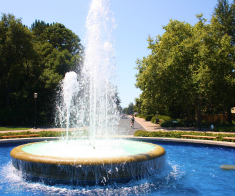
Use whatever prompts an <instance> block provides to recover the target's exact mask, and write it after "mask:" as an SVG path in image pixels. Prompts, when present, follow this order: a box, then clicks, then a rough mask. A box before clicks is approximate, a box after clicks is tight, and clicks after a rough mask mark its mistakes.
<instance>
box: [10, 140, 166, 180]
mask: <svg viewBox="0 0 235 196" xmlns="http://www.w3.org/2000/svg"><path fill="white" fill-rule="evenodd" d="M10 154H11V157H12V164H13V165H14V167H15V168H16V169H18V170H20V171H22V173H24V174H25V175H28V176H32V177H37V178H40V179H42V178H43V179H46V180H47V181H48V179H49V180H52V179H53V180H57V181H58V180H59V181H60V183H64V182H66V183H67V182H69V183H72V184H80V185H87V184H106V183H107V182H112V181H113V180H115V182H119V181H121V182H123V181H128V180H131V179H139V178H143V177H146V176H147V175H150V173H151V171H156V170H159V171H160V170H161V168H162V167H164V162H165V161H164V160H165V158H164V156H163V155H164V154H165V150H164V148H162V147H161V146H159V145H156V144H152V143H146V142H138V141H128V140H96V142H95V144H93V145H91V144H90V140H76V141H75V140H74V141H68V142H67V141H51V142H38V143H30V144H25V145H21V146H18V147H16V148H14V149H13V150H12V151H11V153H10Z"/></svg>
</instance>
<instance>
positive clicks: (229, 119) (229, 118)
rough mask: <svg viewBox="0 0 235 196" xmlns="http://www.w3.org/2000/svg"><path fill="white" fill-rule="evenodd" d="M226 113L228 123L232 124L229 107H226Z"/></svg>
mask: <svg viewBox="0 0 235 196" xmlns="http://www.w3.org/2000/svg"><path fill="white" fill-rule="evenodd" d="M227 114H228V123H229V124H232V112H231V108H230V107H228V108H227Z"/></svg>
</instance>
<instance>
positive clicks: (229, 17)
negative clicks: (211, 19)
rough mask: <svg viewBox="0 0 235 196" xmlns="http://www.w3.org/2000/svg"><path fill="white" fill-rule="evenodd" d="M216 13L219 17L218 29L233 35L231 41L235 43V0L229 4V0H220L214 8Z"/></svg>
mask: <svg viewBox="0 0 235 196" xmlns="http://www.w3.org/2000/svg"><path fill="white" fill-rule="evenodd" d="M214 15H215V16H216V17H218V20H219V23H220V24H221V25H220V26H218V28H219V29H218V30H220V31H222V32H223V33H224V34H227V35H229V36H231V37H232V40H231V43H232V44H233V45H234V44H235V1H234V0H233V3H232V4H229V1H228V0H218V3H217V6H216V7H215V10H214Z"/></svg>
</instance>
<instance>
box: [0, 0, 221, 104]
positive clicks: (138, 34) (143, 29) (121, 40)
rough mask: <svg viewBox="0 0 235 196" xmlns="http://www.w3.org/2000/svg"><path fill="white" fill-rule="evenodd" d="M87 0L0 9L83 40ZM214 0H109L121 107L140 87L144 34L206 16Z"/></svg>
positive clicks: (13, 0)
mask: <svg viewBox="0 0 235 196" xmlns="http://www.w3.org/2000/svg"><path fill="white" fill-rule="evenodd" d="M90 2H91V0H66V1H65V0H40V1H39V0H21V1H19V0H0V12H1V13H6V14H8V13H10V14H13V15H14V16H15V17H16V18H21V19H22V23H23V24H24V25H27V26H28V27H30V26H31V24H32V23H33V22H34V21H35V20H36V19H38V20H43V21H44V22H46V23H53V22H58V23H62V24H63V25H65V27H66V28H68V29H70V30H72V31H73V32H74V33H75V34H76V35H78V36H79V38H80V39H81V43H82V44H83V45H85V44H84V40H85V32H86V28H85V23H86V17H87V13H88V11H89V4H90ZM216 4H217V0H164V1H163V0H110V10H111V11H112V12H113V15H114V18H115V23H116V25H117V27H116V28H115V30H114V32H113V38H114V39H115V46H114V49H115V55H116V57H115V58H116V62H115V63H116V66H117V69H118V72H117V77H118V83H117V86H118V93H119V97H120V99H121V106H122V107H123V108H125V107H128V105H129V104H130V103H131V102H133V103H135V98H138V97H139V95H140V94H141V91H140V90H139V89H137V88H136V87H135V83H136V77H135V75H136V73H137V72H138V71H137V70H136V69H135V67H136V62H135V61H136V60H137V59H142V58H143V57H147V56H148V55H149V54H150V53H151V51H150V50H148V49H147V47H148V42H147V39H148V36H151V37H153V38H155V37H156V36H158V35H162V34H163V33H164V30H163V29H162V27H163V26H165V25H167V24H168V23H169V21H170V19H173V20H179V21H181V22H187V23H189V24H191V25H194V24H195V23H197V22H198V19H197V18H196V14H201V13H202V14H203V16H204V18H206V19H208V20H210V19H211V16H212V14H213V11H214V8H215V6H216Z"/></svg>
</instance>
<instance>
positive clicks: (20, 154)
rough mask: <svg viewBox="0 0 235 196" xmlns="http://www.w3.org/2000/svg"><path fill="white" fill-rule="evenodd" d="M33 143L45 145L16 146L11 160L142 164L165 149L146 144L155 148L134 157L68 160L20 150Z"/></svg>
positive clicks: (83, 163)
mask: <svg viewBox="0 0 235 196" xmlns="http://www.w3.org/2000/svg"><path fill="white" fill-rule="evenodd" d="M34 143H45V141H44V142H33V143H28V144H24V145H20V146H17V147H15V148H13V149H12V151H11V153H10V155H11V157H12V158H14V159H17V160H21V161H25V162H32V163H40V164H53V165H69V166H77V165H81V166H97V165H115V164H126V163H133V162H142V161H148V160H152V159H156V158H158V157H161V156H163V155H164V154H165V149H164V148H163V147H161V146H159V145H157V144H153V143H148V142H143V143H147V144H150V145H154V146H155V148H154V149H153V150H151V151H149V152H145V153H140V154H136V155H128V156H117V157H102V158H98V157H92V158H87V157H81V158H79V157H76V158H69V157H65V158H64V157H56V156H42V155H34V154H30V153H27V152H25V151H23V150H22V148H23V147H25V146H27V145H32V144H34Z"/></svg>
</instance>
